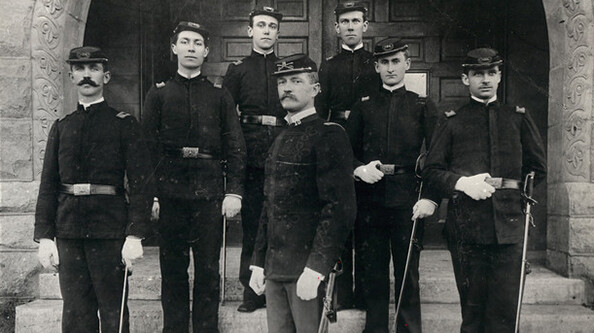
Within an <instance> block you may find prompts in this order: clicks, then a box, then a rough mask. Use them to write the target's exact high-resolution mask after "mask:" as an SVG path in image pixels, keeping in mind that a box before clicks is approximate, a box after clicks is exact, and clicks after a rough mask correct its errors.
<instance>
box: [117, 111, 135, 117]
mask: <svg viewBox="0 0 594 333" xmlns="http://www.w3.org/2000/svg"><path fill="white" fill-rule="evenodd" d="M130 116H132V115H131V114H129V113H128V112H124V111H122V112H120V113H118V114H116V117H118V118H121V119H125V118H128V117H130Z"/></svg>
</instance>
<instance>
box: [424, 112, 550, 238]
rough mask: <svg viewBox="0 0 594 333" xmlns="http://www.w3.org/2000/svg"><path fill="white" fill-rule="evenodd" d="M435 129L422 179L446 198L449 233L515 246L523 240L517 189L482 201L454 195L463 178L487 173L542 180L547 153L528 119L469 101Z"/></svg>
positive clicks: (460, 236)
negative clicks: (514, 244) (531, 172)
mask: <svg viewBox="0 0 594 333" xmlns="http://www.w3.org/2000/svg"><path fill="white" fill-rule="evenodd" d="M447 114H448V116H449V117H447V118H446V120H445V121H444V122H443V123H442V124H441V125H440V126H439V127H438V129H437V130H436V133H435V135H434V139H433V141H432V144H431V148H430V150H429V154H428V156H427V161H426V164H425V168H424V171H423V178H424V179H425V180H426V183H427V184H428V186H429V187H432V188H434V189H435V190H436V191H438V192H439V193H440V194H441V196H442V197H450V198H451V201H450V202H451V204H450V205H449V207H448V219H447V231H448V234H449V235H450V236H451V237H456V239H462V240H464V241H467V242H470V243H482V244H491V243H499V244H513V243H518V242H521V241H522V239H523V228H524V217H523V213H522V199H521V192H520V191H519V190H512V189H500V190H496V191H495V193H494V194H493V196H492V197H491V198H489V199H486V200H479V201H476V200H473V199H471V198H470V197H468V196H467V195H466V194H463V193H461V192H457V191H454V187H455V185H456V182H457V181H458V179H460V177H462V176H473V175H476V174H479V173H484V172H488V173H489V174H490V175H491V177H503V178H509V179H516V180H524V177H525V176H526V174H528V173H529V172H530V171H535V172H536V182H538V181H540V180H542V179H544V177H545V172H546V159H545V152H544V148H543V144H542V140H541V138H540V134H539V132H538V129H537V128H536V125H535V124H534V121H533V120H532V118H531V117H530V114H529V113H528V112H527V111H526V110H525V109H524V108H520V107H515V106H508V105H502V104H500V103H499V102H497V101H495V102H493V103H490V104H489V105H488V106H486V105H485V104H483V103H480V102H477V101H475V100H471V101H470V102H469V103H468V104H466V105H464V106H463V107H461V108H460V109H459V110H457V111H456V112H455V113H453V112H448V113H447Z"/></svg>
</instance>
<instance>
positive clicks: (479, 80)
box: [462, 66, 501, 100]
mask: <svg viewBox="0 0 594 333" xmlns="http://www.w3.org/2000/svg"><path fill="white" fill-rule="evenodd" d="M499 82H501V70H499V66H493V67H491V68H485V69H470V70H468V74H462V83H464V85H466V86H468V90H469V91H470V94H471V95H472V96H474V97H476V98H479V99H482V100H489V99H491V98H492V97H493V96H495V95H496V94H497V87H499Z"/></svg>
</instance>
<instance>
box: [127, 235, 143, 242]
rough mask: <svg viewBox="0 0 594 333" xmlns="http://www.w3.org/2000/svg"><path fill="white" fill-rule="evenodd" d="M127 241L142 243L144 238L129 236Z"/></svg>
mask: <svg viewBox="0 0 594 333" xmlns="http://www.w3.org/2000/svg"><path fill="white" fill-rule="evenodd" d="M126 240H127V241H131V242H141V241H142V238H140V237H137V236H132V235H129V236H126Z"/></svg>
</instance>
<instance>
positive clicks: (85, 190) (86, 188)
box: [72, 183, 91, 195]
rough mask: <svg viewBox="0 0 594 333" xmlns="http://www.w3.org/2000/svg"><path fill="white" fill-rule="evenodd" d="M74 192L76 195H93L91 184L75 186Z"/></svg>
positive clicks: (73, 186) (73, 187)
mask: <svg viewBox="0 0 594 333" xmlns="http://www.w3.org/2000/svg"><path fill="white" fill-rule="evenodd" d="M72 192H73V194H74V195H91V184H89V183H87V184H74V185H72Z"/></svg>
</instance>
